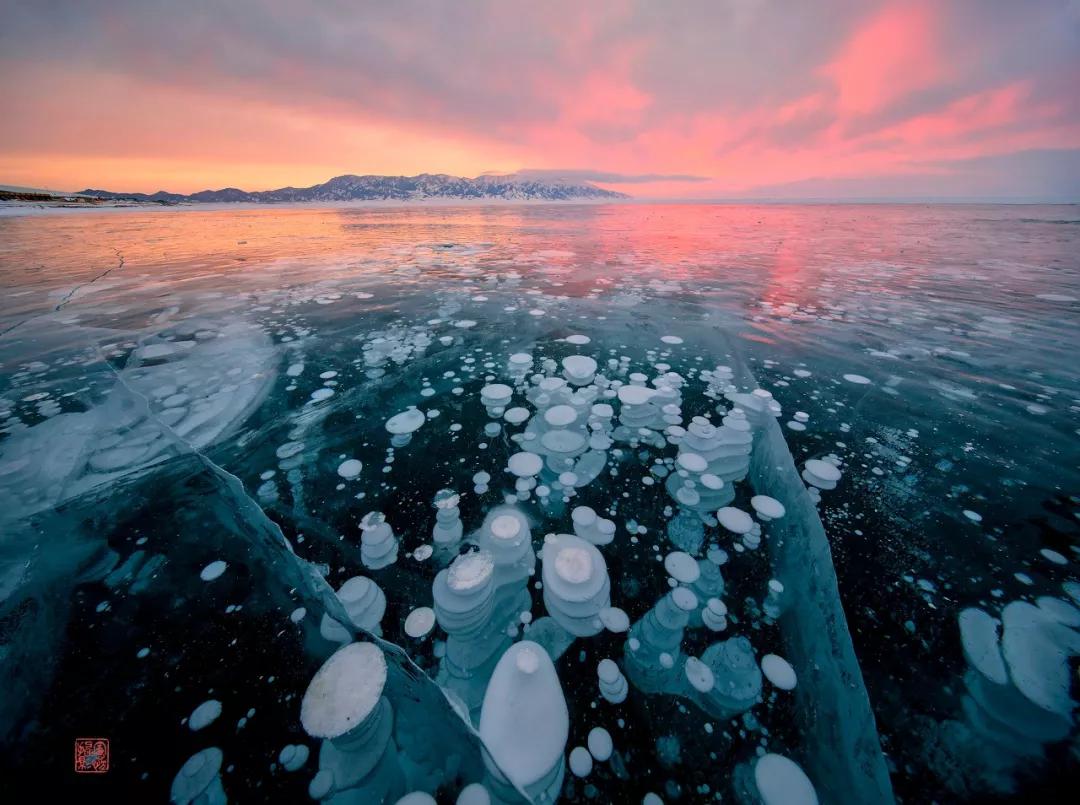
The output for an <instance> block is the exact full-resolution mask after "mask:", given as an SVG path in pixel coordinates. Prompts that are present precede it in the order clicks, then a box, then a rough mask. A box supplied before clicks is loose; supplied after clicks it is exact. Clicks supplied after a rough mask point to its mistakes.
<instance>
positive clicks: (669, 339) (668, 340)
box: [660, 335, 683, 344]
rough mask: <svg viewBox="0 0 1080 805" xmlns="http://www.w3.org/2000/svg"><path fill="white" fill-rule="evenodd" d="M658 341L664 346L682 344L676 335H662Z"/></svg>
mask: <svg viewBox="0 0 1080 805" xmlns="http://www.w3.org/2000/svg"><path fill="white" fill-rule="evenodd" d="M660 340H661V341H663V342H664V343H665V344H681V343H682V342H683V340H682V339H681V338H679V336H677V335H662V336H660Z"/></svg>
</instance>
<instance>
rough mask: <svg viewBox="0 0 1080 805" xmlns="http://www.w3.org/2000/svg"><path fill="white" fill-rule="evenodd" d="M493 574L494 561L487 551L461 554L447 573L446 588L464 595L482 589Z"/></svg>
mask: <svg viewBox="0 0 1080 805" xmlns="http://www.w3.org/2000/svg"><path fill="white" fill-rule="evenodd" d="M494 572H495V560H494V558H493V557H492V555H491V553H490V552H489V551H472V552H470V553H465V554H461V555H460V556H458V557H457V559H455V560H454V561H453V563H451V565H450V569H449V570H448V571H447V575H446V586H447V587H449V588H450V589H451V590H453V591H454V592H456V593H465V592H468V591H470V590H475V589H477V588H478V587H482V586H483V585H484V584H486V583H487V581H488V580H489V579H490V578H491V574H492V573H494Z"/></svg>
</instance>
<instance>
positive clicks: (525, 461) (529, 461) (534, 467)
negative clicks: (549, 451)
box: [507, 452, 544, 478]
mask: <svg viewBox="0 0 1080 805" xmlns="http://www.w3.org/2000/svg"><path fill="white" fill-rule="evenodd" d="M507 467H508V468H509V470H510V472H511V473H513V474H514V475H516V476H517V477H519V478H531V477H532V476H534V475H539V474H540V470H542V469H543V468H544V460H543V459H542V458H541V457H540V456H538V455H537V454H536V453H529V452H521V453H514V455H512V456H510V460H509V461H508V462H507Z"/></svg>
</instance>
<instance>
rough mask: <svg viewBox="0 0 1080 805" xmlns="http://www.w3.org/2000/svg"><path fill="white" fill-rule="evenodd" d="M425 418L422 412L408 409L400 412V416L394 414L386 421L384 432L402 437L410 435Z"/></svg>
mask: <svg viewBox="0 0 1080 805" xmlns="http://www.w3.org/2000/svg"><path fill="white" fill-rule="evenodd" d="M426 420H427V418H426V417H425V416H424V414H423V412H421V411H418V410H417V409H415V408H409V409H408V410H406V411H402V412H401V413H400V414H394V415H393V416H392V417H390V418H389V419H388V420H386V430H387V431H389V432H390V433H392V434H393V435H395V436H404V435H406V434H409V433H412V432H413V431H415V430H416V429H417V428H419V427H420V426H421V425H423V424H424V422H425V421H426Z"/></svg>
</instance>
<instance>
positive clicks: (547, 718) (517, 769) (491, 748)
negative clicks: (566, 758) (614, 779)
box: [479, 640, 570, 788]
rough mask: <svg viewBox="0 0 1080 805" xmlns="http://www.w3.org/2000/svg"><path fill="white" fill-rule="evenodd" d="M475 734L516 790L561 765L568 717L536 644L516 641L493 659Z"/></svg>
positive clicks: (548, 661) (543, 653)
mask: <svg viewBox="0 0 1080 805" xmlns="http://www.w3.org/2000/svg"><path fill="white" fill-rule="evenodd" d="M522 725H528V729H522ZM479 732H480V739H481V740H482V741H483V742H484V747H485V748H486V749H487V751H488V753H489V754H490V755H491V757H492V759H493V760H494V761H495V764H496V765H497V766H498V768H499V769H501V770H502V772H503V773H504V774H505V775H506V776H507V777H508V778H509V779H510V781H511V782H513V783H514V784H515V785H517V786H518V787H520V788H527V787H528V786H530V785H531V784H533V783H536V782H538V781H540V780H542V779H543V778H545V777H547V776H548V775H549V774H550V773H551V771H552V770H553V769H555V768H556V767H557V766H558V765H559V764H561V763H562V762H563V752H564V751H565V749H566V740H567V738H568V737H569V734H570V714H569V712H568V711H567V708H566V698H565V696H564V695H563V691H562V686H561V685H560V684H559V677H558V674H556V672H555V666H554V664H552V662H551V657H549V656H548V653H547V651H545V650H544V648H543V647H542V646H540V645H539V644H538V643H534V642H532V641H531V640H522V641H521V642H519V643H515V644H514V645H512V646H510V648H508V649H507V650H506V652H505V653H504V654H503V655H502V657H500V658H499V662H498V664H497V665H496V666H495V670H494V672H493V673H492V675H491V680H490V681H489V682H488V686H487V690H486V691H485V693H484V703H483V705H482V707H481V710H480V728H479Z"/></svg>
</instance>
